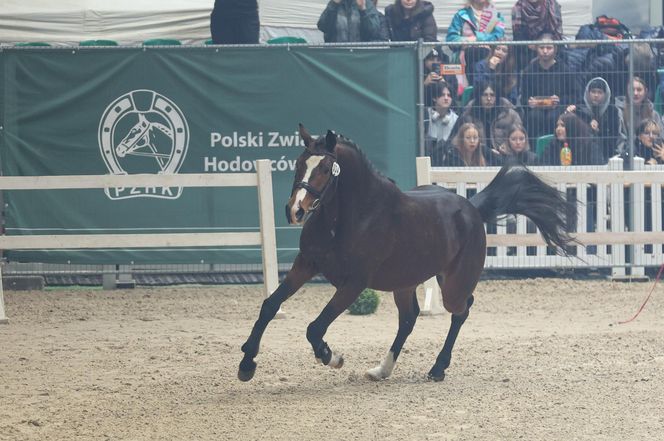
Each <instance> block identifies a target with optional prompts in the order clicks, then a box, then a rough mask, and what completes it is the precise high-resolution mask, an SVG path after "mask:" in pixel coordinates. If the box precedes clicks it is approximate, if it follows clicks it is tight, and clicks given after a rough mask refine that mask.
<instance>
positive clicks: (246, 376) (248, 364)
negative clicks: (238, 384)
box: [237, 360, 256, 381]
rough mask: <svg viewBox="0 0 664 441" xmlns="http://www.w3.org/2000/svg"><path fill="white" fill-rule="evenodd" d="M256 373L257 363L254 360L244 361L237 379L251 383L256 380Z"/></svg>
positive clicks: (241, 363)
mask: <svg viewBox="0 0 664 441" xmlns="http://www.w3.org/2000/svg"><path fill="white" fill-rule="evenodd" d="M255 373H256V362H254V361H252V360H242V361H241V362H240V369H238V371H237V378H238V379H239V380H240V381H249V380H251V379H252V378H254V374H255Z"/></svg>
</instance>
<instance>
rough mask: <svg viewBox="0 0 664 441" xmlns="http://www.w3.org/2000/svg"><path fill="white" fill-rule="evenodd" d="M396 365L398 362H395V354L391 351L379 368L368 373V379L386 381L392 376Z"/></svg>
mask: <svg viewBox="0 0 664 441" xmlns="http://www.w3.org/2000/svg"><path fill="white" fill-rule="evenodd" d="M395 365H396V360H394V353H393V352H392V351H390V352H388V353H387V355H386V356H385V358H384V359H383V361H381V363H380V365H379V366H376V367H375V368H373V369H369V370H368V371H367V377H369V378H370V379H372V380H384V379H385V378H387V377H389V376H390V375H392V371H393V370H394V366H395Z"/></svg>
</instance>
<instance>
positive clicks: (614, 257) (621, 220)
mask: <svg viewBox="0 0 664 441" xmlns="http://www.w3.org/2000/svg"><path fill="white" fill-rule="evenodd" d="M609 170H612V171H622V170H623V161H622V159H620V158H611V159H609ZM624 188H625V187H624V184H623V183H622V182H615V183H612V184H611V188H610V195H611V196H610V204H611V217H610V218H611V232H612V233H624V232H625V194H624ZM625 248H626V245H624V244H613V245H612V246H611V264H612V267H611V277H616V278H621V277H625Z"/></svg>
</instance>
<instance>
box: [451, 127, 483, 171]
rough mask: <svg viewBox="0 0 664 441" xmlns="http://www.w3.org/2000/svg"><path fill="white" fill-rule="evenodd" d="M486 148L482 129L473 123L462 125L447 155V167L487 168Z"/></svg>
mask: <svg viewBox="0 0 664 441" xmlns="http://www.w3.org/2000/svg"><path fill="white" fill-rule="evenodd" d="M483 150H484V146H483V145H482V139H481V137H480V129H479V127H477V126H476V125H475V124H473V123H466V124H462V125H461V127H459V131H458V132H457V134H456V136H455V137H454V139H453V140H452V146H451V147H450V148H449V149H448V151H447V154H446V155H445V160H444V161H443V165H445V166H447V167H485V166H486V165H487V160H486V158H485V157H484V152H483Z"/></svg>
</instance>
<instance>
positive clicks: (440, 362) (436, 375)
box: [428, 294, 475, 381]
mask: <svg viewBox="0 0 664 441" xmlns="http://www.w3.org/2000/svg"><path fill="white" fill-rule="evenodd" d="M474 300H475V298H474V297H473V296H472V294H471V296H470V297H468V301H467V304H466V305H467V306H466V311H465V312H463V313H462V314H452V323H451V325H450V330H449V331H448V332H447V337H446V338H445V344H444V345H443V350H442V351H440V354H438V358H436V363H435V364H434V365H433V367H432V368H431V370H430V371H429V374H428V377H429V378H430V379H432V380H434V381H443V380H444V379H445V369H447V368H448V367H449V366H450V362H451V361H452V349H453V348H454V343H455V342H456V339H457V337H458V336H459V331H460V330H461V326H462V325H463V324H464V322H465V321H466V319H467V318H468V314H469V313H470V307H471V306H472V305H473V301H474Z"/></svg>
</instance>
